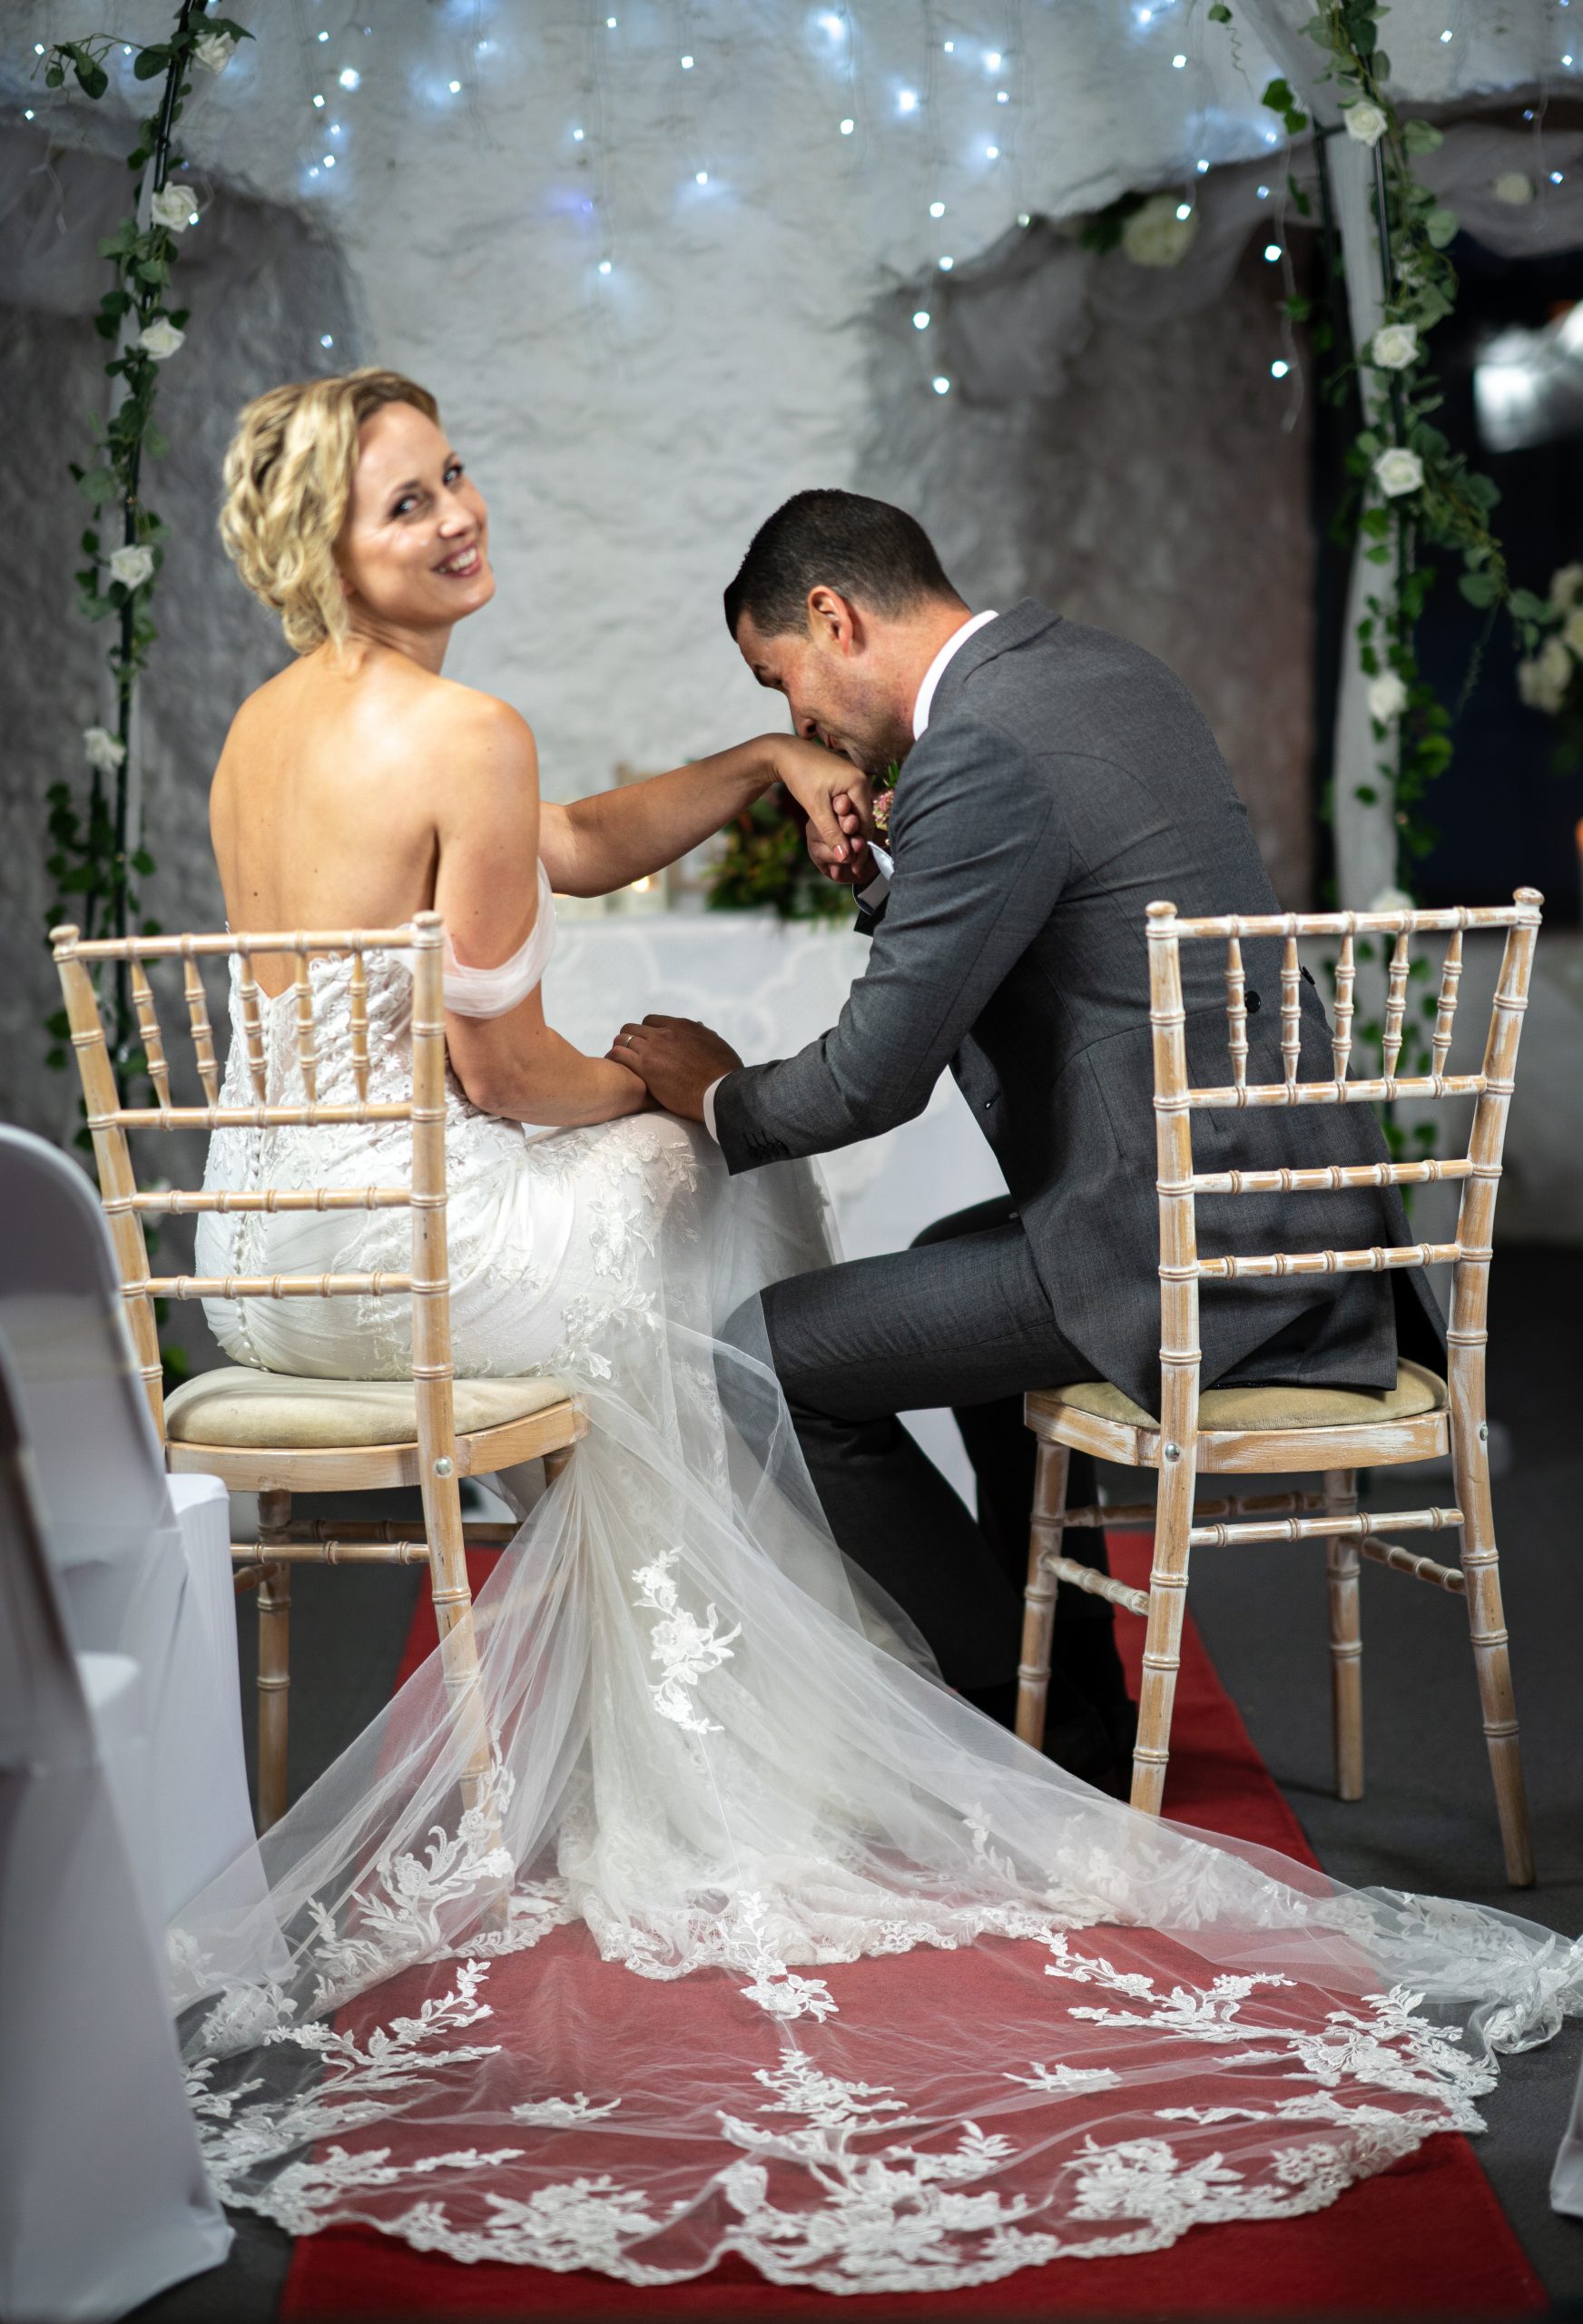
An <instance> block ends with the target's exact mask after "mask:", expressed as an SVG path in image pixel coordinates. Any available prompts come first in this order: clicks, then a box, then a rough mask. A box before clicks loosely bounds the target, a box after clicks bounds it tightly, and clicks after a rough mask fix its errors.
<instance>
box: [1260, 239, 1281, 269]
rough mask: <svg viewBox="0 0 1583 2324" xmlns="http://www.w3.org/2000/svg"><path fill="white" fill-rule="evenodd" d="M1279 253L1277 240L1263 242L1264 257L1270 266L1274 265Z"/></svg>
mask: <svg viewBox="0 0 1583 2324" xmlns="http://www.w3.org/2000/svg"><path fill="white" fill-rule="evenodd" d="M1280 255H1281V245H1280V243H1279V242H1266V243H1265V244H1264V257H1265V260H1266V261H1267V262H1268V263H1269V264H1270V265H1271V266H1273V265H1274V263H1275V261H1276V260H1277V259H1278V258H1279V257H1280Z"/></svg>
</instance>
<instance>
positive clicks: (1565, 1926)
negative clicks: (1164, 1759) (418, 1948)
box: [139, 1249, 1583, 2324]
mask: <svg viewBox="0 0 1583 2324" xmlns="http://www.w3.org/2000/svg"><path fill="white" fill-rule="evenodd" d="M1492 1285H1493V1289H1492V1295H1491V1303H1490V1304H1491V1315H1490V1324H1491V1337H1490V1411H1491V1413H1492V1415H1494V1416H1496V1417H1497V1418H1498V1419H1499V1421H1500V1422H1502V1423H1504V1427H1505V1429H1506V1431H1507V1432H1509V1438H1510V1446H1511V1451H1510V1459H1509V1467H1508V1470H1507V1472H1506V1473H1505V1474H1504V1475H1502V1476H1500V1477H1499V1479H1498V1481H1497V1483H1496V1487H1495V1512H1496V1522H1497V1527H1498V1537H1499V1544H1500V1548H1501V1552H1502V1558H1503V1565H1502V1569H1501V1571H1502V1581H1503V1585H1504V1588H1505V1592H1506V1610H1507V1620H1508V1624H1509V1629H1510V1631H1511V1636H1512V1641H1513V1644H1512V1654H1513V1663H1514V1668H1515V1672H1516V1680H1517V1687H1518V1709H1519V1714H1520V1716H1521V1718H1522V1721H1523V1728H1522V1735H1523V1748H1524V1753H1525V1757H1526V1760H1527V1768H1528V1781H1529V1797H1530V1801H1531V1805H1532V1809H1533V1817H1534V1834H1535V1847H1536V1853H1537V1856H1538V1861H1539V1886H1537V1887H1536V1888H1534V1889H1532V1890H1529V1892H1527V1894H1526V1895H1523V1896H1513V1894H1512V1892H1511V1891H1510V1890H1509V1889H1508V1888H1507V1887H1506V1886H1505V1885H1504V1882H1503V1879H1502V1876H1501V1857H1500V1842H1499V1833H1498V1830H1497V1827H1496V1821H1495V1808H1494V1800H1493V1796H1492V1794H1491V1791H1490V1776H1489V1767H1488V1762H1487V1761H1486V1758H1485V1756H1484V1744H1483V1738H1482V1735H1481V1733H1480V1724H1479V1704H1478V1695H1477V1691H1476V1689H1475V1687H1474V1683H1473V1670H1472V1658H1471V1654H1470V1649H1469V1645H1468V1634H1467V1619H1466V1614H1465V1611H1464V1610H1463V1607H1462V1605H1461V1603H1460V1601H1459V1600H1456V1599H1452V1598H1448V1597H1446V1596H1444V1595H1443V1594H1442V1593H1441V1592H1440V1591H1439V1590H1427V1589H1425V1588H1423V1587H1421V1585H1419V1584H1417V1583H1414V1582H1412V1581H1409V1580H1408V1579H1407V1578H1406V1576H1404V1575H1400V1574H1395V1573H1390V1572H1387V1571H1384V1570H1382V1569H1381V1568H1380V1567H1377V1566H1367V1565H1366V1566H1365V1568H1364V1571H1363V1585H1362V1598H1363V1635H1364V1642H1365V1645H1364V1700H1365V1714H1364V1715H1365V1723H1366V1737H1367V1752H1368V1787H1367V1793H1366V1796H1365V1797H1364V1798H1363V1799H1362V1800H1361V1801H1359V1802H1357V1803H1356V1804H1354V1805H1352V1806H1342V1804H1341V1803H1340V1802H1339V1801H1338V1800H1337V1799H1336V1798H1335V1797H1333V1795H1332V1777H1331V1758H1330V1750H1331V1746H1330V1728H1329V1693H1328V1679H1327V1676H1326V1647H1325V1636H1326V1632H1325V1603H1324V1582H1323V1562H1322V1551H1321V1550H1318V1549H1317V1548H1316V1549H1314V1550H1313V1551H1309V1549H1308V1548H1307V1546H1306V1545H1304V1546H1303V1547H1302V1548H1297V1547H1288V1548H1271V1549H1251V1550H1243V1551H1221V1552H1219V1553H1218V1554H1217V1553H1215V1552H1214V1551H1200V1552H1199V1555H1198V1559H1197V1561H1196V1563H1195V1568H1194V1574H1193V1587H1192V1594H1191V1604H1192V1607H1193V1610H1194V1612H1195V1615H1196V1617H1197V1620H1198V1622H1199V1625H1200V1627H1201V1629H1202V1630H1203V1633H1204V1638H1205V1640H1206V1641H1207V1643H1208V1646H1209V1649H1210V1652H1211V1654H1212V1655H1213V1656H1214V1661H1215V1665H1216V1667H1217V1669H1219V1671H1220V1674H1221V1676H1222V1678H1223V1679H1224V1683H1225V1685H1226V1687H1227V1689H1229V1691H1230V1693H1231V1695H1232V1696H1233V1698H1234V1700H1235V1701H1236V1703H1237V1704H1238V1706H1239V1708H1240V1709H1241V1710H1242V1713H1243V1716H1244V1718H1245V1719H1246V1721H1247V1724H1248V1727H1249V1729H1250V1731H1251V1733H1252V1735H1253V1738H1254V1742H1255V1743H1256V1745H1257V1746H1258V1748H1259V1749H1260V1750H1261V1751H1262V1752H1263V1756H1264V1758H1265V1760H1266V1762H1267V1763H1268V1765H1269V1767H1270V1769H1271V1771H1272V1773H1273V1775H1274V1777H1275V1778H1276V1780H1277V1781H1278V1782H1279V1784H1280V1785H1281V1787H1282V1789H1283V1791H1284V1793H1285V1795H1286V1797H1287V1798H1288V1800H1289V1801H1290V1802H1291V1804H1292V1806H1293V1809H1294V1810H1295V1812H1296V1814H1297V1815H1298V1817H1300V1818H1301V1820H1302V1823H1303V1829H1304V1830H1305V1831H1306V1833H1307V1835H1308V1837H1309V1839H1310V1841H1311V1843H1312V1845H1313V1848H1314V1851H1315V1853H1316V1855H1317V1856H1319V1857H1320V1859H1321V1861H1322V1864H1323V1865H1324V1866H1325V1867H1326V1869H1327V1870H1329V1871H1330V1872H1332V1873H1333V1874H1335V1875H1336V1876H1337V1877H1339V1878H1340V1879H1342V1880H1344V1881H1346V1882H1348V1883H1349V1884H1351V1885H1352V1886H1370V1885H1371V1884H1378V1885H1381V1886H1387V1887H1393V1888H1416V1889H1424V1890H1431V1891H1438V1892H1440V1893H1445V1894H1450V1895H1456V1896H1468V1897H1472V1898H1476V1899H1478V1900H1479V1901H1480V1902H1481V1903H1486V1904H1491V1905H1502V1906H1504V1907H1506V1908H1507V1909H1512V1908H1513V1907H1515V1908H1516V1909H1518V1910H1519V1911H1520V1912H1522V1913H1523V1914H1525V1915H1527V1916H1528V1917H1529V1918H1531V1919H1534V1920H1538V1921H1541V1922H1543V1923H1544V1924H1546V1925H1548V1926H1550V1927H1554V1928H1558V1929H1560V1930H1562V1931H1564V1932H1565V1933H1566V1934H1567V1935H1577V1934H1578V1932H1579V1931H1580V1930H1583V1752H1580V1751H1579V1749H1578V1733H1579V1723H1578V1699H1579V1696H1580V1695H1583V1656H1580V1653H1579V1640H1580V1637H1583V1621H1580V1620H1579V1616H1580V1613H1583V1572H1580V1571H1578V1560H1579V1556H1580V1553H1583V1531H1580V1521H1579V1512H1580V1511H1583V1361H1580V1360H1579V1357H1578V1349H1577V1322H1576V1319H1577V1317H1578V1315H1583V1252H1574V1251H1561V1250H1540V1249H1534V1250H1510V1249H1503V1250H1502V1251H1501V1253H1500V1256H1499V1263H1498V1264H1497V1265H1496V1266H1495V1268H1494V1270H1493V1275H1492ZM1136 1482H1137V1481H1136V1479H1126V1478H1124V1476H1123V1475H1122V1473H1121V1472H1113V1473H1112V1474H1111V1475H1109V1476H1108V1477H1107V1478H1106V1484H1107V1485H1114V1486H1115V1487H1116V1496H1115V1497H1116V1498H1121V1497H1122V1496H1123V1494H1124V1493H1125V1495H1126V1497H1127V1498H1135V1497H1136ZM1449 1497H1450V1488H1449V1484H1444V1483H1436V1482H1425V1480H1423V1479H1422V1478H1421V1477H1419V1478H1413V1479H1411V1480H1405V1479H1397V1480H1396V1481H1395V1484H1394V1489H1393V1490H1392V1489H1391V1484H1390V1482H1389V1481H1386V1482H1384V1483H1382V1484H1381V1485H1380V1486H1377V1487H1376V1489H1375V1491H1374V1492H1373V1494H1372V1505H1373V1506H1376V1507H1382V1508H1389V1507H1392V1506H1394V1507H1402V1506H1405V1505H1407V1504H1408V1503H1410V1502H1418V1503H1421V1502H1424V1501H1426V1500H1432V1499H1435V1498H1449ZM333 1506H334V1504H333V1503H329V1502H327V1503H326V1504H325V1508H326V1510H327V1511H328V1510H329V1509H330V1508H332V1507H333ZM400 1508H401V1503H400V1502H399V1500H398V1499H395V1498H393V1499H392V1502H391V1512H392V1513H395V1512H397V1511H398V1510H399V1509H400ZM358 1512H359V1515H365V1516H366V1515H369V1514H371V1513H373V1512H372V1510H371V1507H370V1502H369V1499H368V1498H367V1497H364V1498H361V1499H359V1502H358ZM417 1590H418V1575H417V1574H416V1573H414V1572H409V1571H379V1570H374V1571H367V1570H365V1571H341V1572H312V1571H302V1570H299V1572H298V1574H297V1576H296V1578H295V1580H294V1581H293V1600H294V1604H293V1613H292V1640H291V1659H292V1691H291V1703H292V1712H291V1716H292V1729H291V1782H292V1791H293V1795H295V1793H296V1792H297V1791H299V1790H300V1789H301V1788H303V1787H305V1785H306V1784H307V1783H308V1782H310V1780H311V1779H312V1777H313V1776H314V1775H315V1774H316V1773H317V1771H318V1770H319V1769H320V1768H323V1767H325V1766H327V1765H328V1764H329V1760H330V1759H331V1758H334V1757H335V1755H336V1754H337V1752H339V1750H340V1749H341V1748H343V1747H344V1746H345V1745H346V1744H347V1743H348V1742H349V1741H350V1740H351V1738H353V1737H354V1736H355V1735H356V1734H357V1733H358V1732H359V1729H360V1728H361V1727H362V1726H363V1725H364V1724H365V1722H366V1721H367V1720H368V1719H369V1718H370V1717H371V1716H372V1714H373V1713H374V1712H375V1711H376V1710H377V1709H379V1706H380V1705H381V1704H382V1703H383V1702H384V1701H385V1700H386V1699H388V1694H389V1690H390V1682H391V1679H392V1677H393V1675H394V1672H395V1669H396V1664H397V1659H398V1655H399V1653H400V1649H401V1645H402V1642H403V1640H404V1639H405V1637H406V1634H407V1629H408V1620H409V1618H410V1610H411V1607H412V1603H413V1600H414V1598H415V1596H416V1593H417ZM244 1609H245V1601H244ZM252 1632H253V1625H252V1623H251V1620H247V1619H246V1617H245V1610H244V1619H243V1620H242V1623H241V1641H242V1660H243V1677H244V1681H246V1682H249V1683H251V1653H252V1645H253V1637H252ZM1580 2050H1583V2029H1579V2028H1578V2027H1577V2026H1575V2025H1574V2026H1572V2027H1570V2028H1568V2032H1567V2033H1564V2034H1563V2035H1562V2036H1561V2038H1560V2039H1559V2040H1558V2041H1557V2042H1555V2043H1552V2044H1550V2046H1549V2048H1548V2049H1544V2050H1541V2051H1539V2052H1536V2053H1531V2054H1529V2056H1526V2057H1522V2058H1519V2059H1516V2060H1513V2061H1512V2062H1511V2063H1510V2064H1509V2068H1508V2070H1507V2072H1506V2073H1505V2075H1504V2078H1503V2080H1502V2083H1501V2085H1500V2087H1499V2090H1497V2091H1496V2092H1495V2093H1493V2095H1492V2096H1491V2097H1490V2100H1489V2101H1488V2102H1486V2106H1485V2112H1486V2114H1487V2118H1488V2121H1489V2125H1490V2128H1489V2133H1488V2135H1487V2136H1486V2137H1485V2138H1484V2139H1482V2140H1481V2141H1480V2143H1479V2152H1480V2159H1481V2160H1482V2162H1483V2163H1484V2166H1485V2168H1486V2170H1487V2171H1489V2173H1490V2179H1491V2181H1493V2183H1494V2186H1495V2188H1496V2191H1497V2192H1498V2194H1499V2197H1500V2200H1501V2201H1502V2203H1503V2204H1504V2205H1505V2207H1506V2211H1507V2213H1508V2216H1509V2218H1510V2220H1511V2222H1512V2225H1513V2227H1514V2228H1515V2230H1516V2231H1517V2233H1518V2235H1519V2237H1520V2239H1521V2240H1522V2242H1523V2244H1524V2246H1525V2248H1526V2250H1527V2251H1528V2253H1529V2258H1530V2260H1532V2262H1533V2265H1534V2267H1535V2268H1536V2270H1538V2272H1539V2275H1540V2276H1541V2277H1542V2279H1543V2280H1544V2282H1545V2285H1546V2287H1547V2289H1548V2290H1549V2294H1550V2297H1551V2299H1552V2300H1553V2301H1554V2302H1555V2303H1556V2305H1557V2308H1558V2309H1559V2310H1560V2311H1561V2312H1564V2313H1569V2314H1575V2315H1579V2316H1583V2221H1571V2220H1563V2219H1559V2218H1558V2217H1557V2216H1556V2215H1555V2213H1553V2212H1552V2211H1550V2209H1549V2203H1548V2201H1547V2196H1546V2187H1547V2182H1548V2180H1549V2170H1550V2164H1551V2162H1552V2159H1553V2157H1554V2154H1555V2150H1556V2145H1557V2142H1558V2140H1559V2138H1560V2135H1561V2132H1562V2128H1563V2126H1564V2123H1565V2120H1566V2115H1567V2110H1568V2105H1569V2103H1570V2101H1571V2095H1572V2088H1573V2084H1574V2082H1575V2081H1576V2078H1577V2075H1578V2063H1579V2052H1580ZM235 2225H236V2228H237V2242H236V2247H235V2250H234V2251H233V2253H232V2256H231V2260H230V2261H229V2262H228V2263H227V2265H226V2266H225V2267H224V2268H222V2269H217V2270H214V2271H213V2272H212V2273H211V2274H210V2275H207V2276H202V2277H199V2278H197V2279H195V2280H193V2281H192V2283H189V2284H185V2285H182V2286H180V2287H179V2288H178V2289H177V2290H174V2291H172V2292H170V2293H167V2294H166V2295H165V2296H164V2297H163V2298H162V2299H158V2300H154V2301H152V2302H151V2303H150V2304H149V2305H148V2306H147V2307H146V2308H144V2309H141V2310H140V2311H139V2316H140V2319H144V2324H210V2319H217V2320H218V2324H270V2319H273V2318H274V2315H275V2312H276V2307H277V2303H278V2301H279V2298H280V2289H281V2286H282V2284H283V2282H284V2280H285V2274H286V2268H287V2264H288V2261H289V2259H290V2244H289V2241H288V2240H287V2238H286V2237H285V2236H283V2235H282V2234H280V2232H279V2231H278V2230H276V2229H274V2228H272V2227H269V2226H267V2225H265V2224H263V2223H262V2222H261V2221H256V2220H251V2219H247V2218H240V2217H239V2218H238V2219H236V2221H235ZM612 2292H613V2299H612V2305H611V2308H610V2311H609V2312H610V2314H611V2315H612V2316H616V2315H621V2314H632V2315H641V2312H642V2305H643V2301H642V2294H641V2293H638V2294H634V2295H633V2296H632V2297H631V2299H630V2302H628V2301H627V2299H626V2296H625V2295H624V2294H622V2293H621V2292H620V2291H619V2290H617V2288H615V2287H614V2286H613V2287H612Z"/></svg>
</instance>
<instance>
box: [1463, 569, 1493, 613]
mask: <svg viewBox="0 0 1583 2324" xmlns="http://www.w3.org/2000/svg"><path fill="white" fill-rule="evenodd" d="M1457 586H1458V588H1459V589H1460V591H1461V593H1462V595H1463V596H1464V597H1466V599H1467V600H1468V603H1469V604H1470V606H1492V605H1493V604H1494V603H1495V600H1496V598H1497V597H1498V596H1499V595H1500V584H1499V581H1498V580H1497V579H1496V577H1495V576H1494V574H1493V573H1483V572H1480V573H1463V574H1460V575H1459V576H1458V577H1457Z"/></svg>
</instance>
